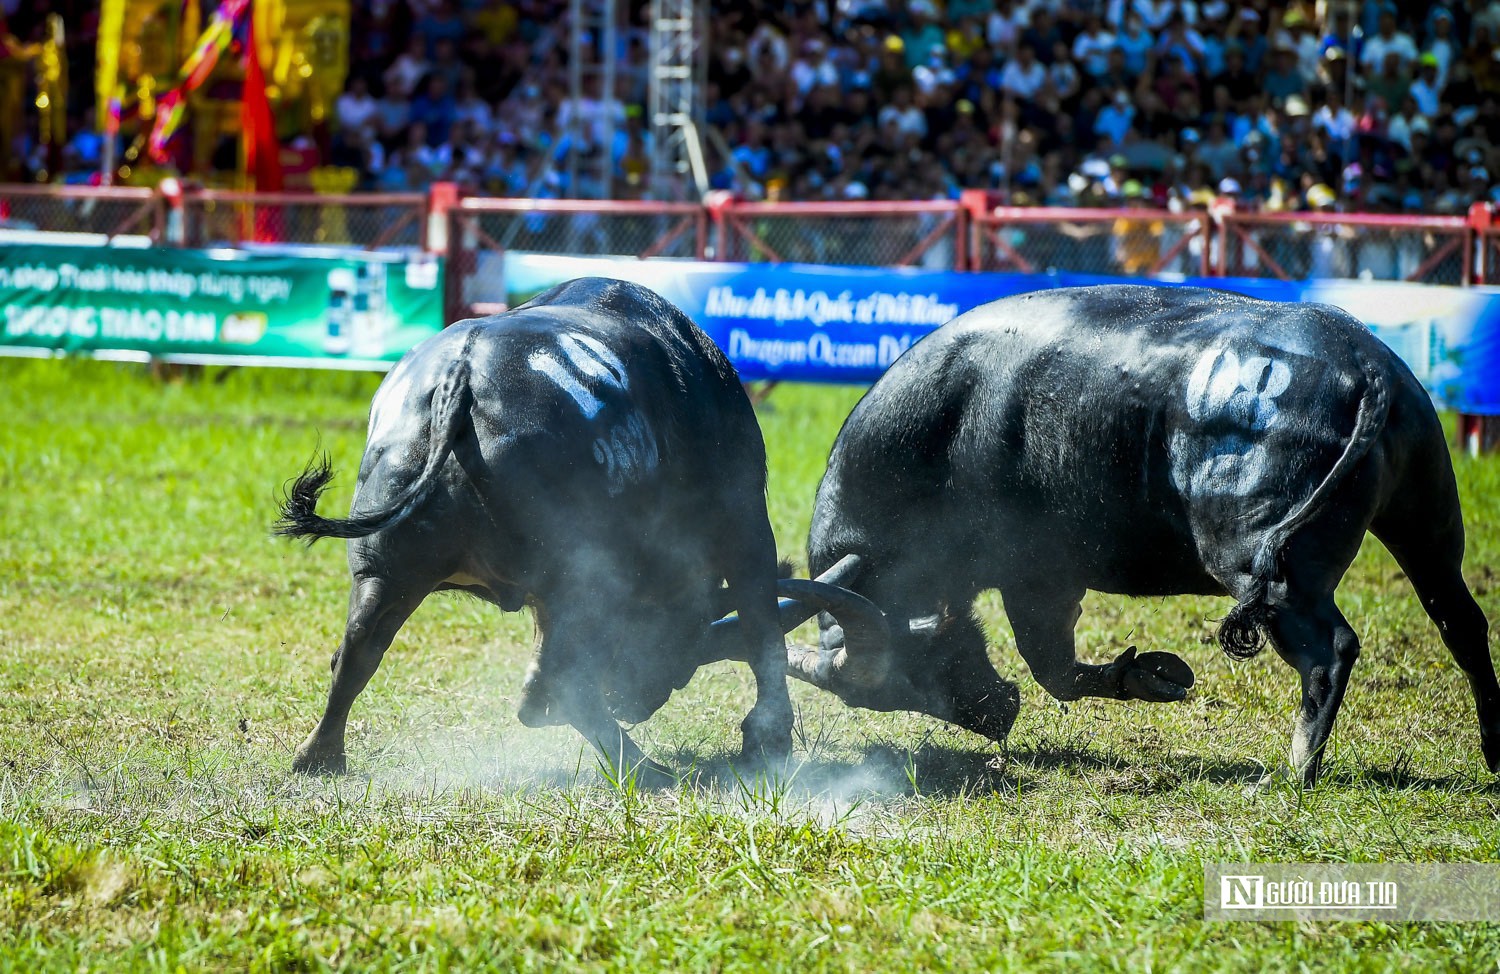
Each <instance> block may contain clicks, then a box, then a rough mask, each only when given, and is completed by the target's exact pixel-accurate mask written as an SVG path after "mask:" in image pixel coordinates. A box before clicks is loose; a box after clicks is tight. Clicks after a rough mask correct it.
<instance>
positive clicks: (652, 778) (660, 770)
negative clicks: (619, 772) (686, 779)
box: [620, 758, 681, 791]
mask: <svg viewBox="0 0 1500 974" xmlns="http://www.w3.org/2000/svg"><path fill="white" fill-rule="evenodd" d="M632 778H633V779H634V780H635V787H636V788H637V789H638V790H640V791H666V790H668V789H671V788H676V787H677V786H678V785H679V784H681V782H680V781H679V780H678V778H677V775H675V774H673V773H672V769H671V768H668V767H667V766H666V765H663V764H657V763H656V762H655V761H652V760H651V759H650V758H647V759H646V760H644V761H642V762H641V763H640V764H637V765H636V766H635V767H633V768H630V769H628V770H627V771H626V772H625V774H624V775H623V776H622V777H621V778H620V783H621V784H622V785H623V784H624V783H625V782H626V781H627V780H628V779H632Z"/></svg>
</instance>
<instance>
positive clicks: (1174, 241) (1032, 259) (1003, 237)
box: [969, 206, 1213, 277]
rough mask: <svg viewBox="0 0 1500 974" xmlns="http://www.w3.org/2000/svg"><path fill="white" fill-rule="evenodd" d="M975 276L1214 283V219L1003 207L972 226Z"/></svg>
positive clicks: (1192, 215)
mask: <svg viewBox="0 0 1500 974" xmlns="http://www.w3.org/2000/svg"><path fill="white" fill-rule="evenodd" d="M969 222H970V227H971V233H972V236H973V244H972V246H971V252H972V254H973V260H972V263H971V266H972V269H973V270H979V271H1014V272H1017V273H1021V274H1036V273H1046V272H1049V271H1072V272H1074V273H1079V274H1118V275H1124V276H1126V277H1157V276H1160V275H1163V274H1182V275H1199V276H1208V275H1209V274H1210V273H1211V272H1212V271H1211V261H1210V254H1211V245H1212V230H1213V224H1212V222H1211V221H1210V220H1209V217H1208V214H1207V213H1201V212H1195V213H1181V214H1179V213H1165V212H1162V211H1159V210H1139V209H1126V210H1081V209H1067V208H1061V207H1003V206H997V207H995V208H993V209H990V210H986V211H982V212H978V213H975V214H974V215H973V216H972V217H971V219H970V221H969Z"/></svg>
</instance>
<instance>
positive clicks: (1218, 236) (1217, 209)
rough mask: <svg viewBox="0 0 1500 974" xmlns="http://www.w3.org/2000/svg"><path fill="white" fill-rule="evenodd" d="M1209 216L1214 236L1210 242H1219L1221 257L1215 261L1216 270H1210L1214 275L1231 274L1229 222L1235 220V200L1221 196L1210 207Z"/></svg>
mask: <svg viewBox="0 0 1500 974" xmlns="http://www.w3.org/2000/svg"><path fill="white" fill-rule="evenodd" d="M1208 218H1209V224H1210V228H1211V229H1212V231H1213V237H1211V238H1210V241H1209V242H1210V243H1211V244H1213V243H1216V244H1218V255H1219V259H1218V260H1217V261H1216V262H1215V264H1216V266H1215V268H1214V271H1212V272H1210V274H1211V276H1213V277H1228V276H1229V236H1230V232H1231V230H1230V226H1229V224H1230V223H1231V222H1232V221H1233V220H1234V200H1233V199H1231V198H1229V197H1225V196H1220V197H1218V198H1217V199H1215V200H1214V201H1213V202H1212V203H1210V204H1209V207H1208Z"/></svg>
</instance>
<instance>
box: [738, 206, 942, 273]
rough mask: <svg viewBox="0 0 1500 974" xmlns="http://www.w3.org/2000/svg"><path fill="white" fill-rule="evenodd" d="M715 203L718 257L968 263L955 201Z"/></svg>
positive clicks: (937, 265)
mask: <svg viewBox="0 0 1500 974" xmlns="http://www.w3.org/2000/svg"><path fill="white" fill-rule="evenodd" d="M710 211H711V212H712V214H713V219H714V256H715V258H716V259H718V260H738V261H751V262H757V263H759V262H765V263H783V262H787V261H795V262H798V263H804V264H853V265H863V266H875V267H922V268H925V269H928V270H947V271H951V270H965V269H967V267H968V254H967V240H966V239H965V238H966V234H965V232H964V230H965V227H964V223H965V220H964V216H965V212H964V210H963V209H962V207H960V206H959V205H958V204H956V203H953V202H948V201H933V202H917V201H914V202H897V203H857V202H848V203H740V202H725V203H723V204H717V205H712V206H711V207H710Z"/></svg>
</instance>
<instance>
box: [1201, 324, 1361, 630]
mask: <svg viewBox="0 0 1500 974" xmlns="http://www.w3.org/2000/svg"><path fill="white" fill-rule="evenodd" d="M1355 355H1356V356H1357V357H1358V359H1359V365H1360V368H1361V370H1362V371H1363V372H1364V374H1365V388H1364V391H1363V392H1362V393H1361V395H1360V399H1359V412H1358V413H1357V414H1356V415H1355V418H1354V430H1353V432H1352V433H1350V434H1349V442H1348V443H1347V444H1345V446H1344V452H1343V453H1342V454H1340V455H1339V458H1338V460H1337V461H1336V462H1335V463H1334V465H1333V468H1332V469H1331V470H1329V471H1328V476H1326V477H1324V478H1323V482H1322V483H1320V484H1318V486H1317V488H1316V489H1314V490H1313V492H1312V493H1311V494H1309V495H1308V497H1307V499H1306V500H1305V501H1303V502H1302V504H1301V505H1299V506H1298V507H1297V508H1296V510H1294V511H1292V512H1291V513H1290V514H1288V515H1287V516H1286V517H1285V518H1284V519H1283V520H1282V521H1281V523H1280V524H1278V525H1276V526H1275V527H1274V528H1272V529H1271V530H1270V531H1267V532H1266V535H1265V537H1264V538H1262V539H1261V543H1260V547H1259V548H1258V549H1257V550H1256V552H1255V558H1254V560H1253V561H1252V562H1251V564H1250V589H1249V591H1248V592H1247V593H1246V594H1245V596H1244V597H1243V598H1241V599H1240V601H1239V602H1238V604H1236V605H1235V607H1234V608H1233V609H1231V610H1229V614H1228V615H1227V616H1225V617H1224V621H1223V622H1222V623H1220V625H1219V648H1220V649H1222V650H1223V651H1224V655H1226V656H1228V657H1230V658H1231V659H1240V660H1243V659H1249V658H1250V657H1252V656H1254V655H1255V654H1256V653H1259V652H1260V651H1261V650H1262V649H1264V648H1265V645H1266V629H1267V626H1268V625H1269V623H1270V621H1271V604H1270V589H1271V584H1272V583H1273V582H1275V581H1276V580H1277V579H1278V578H1279V577H1280V575H1281V555H1282V552H1283V551H1284V550H1285V549H1286V544H1287V541H1288V540H1290V539H1291V537H1292V535H1293V534H1295V533H1296V532H1297V531H1298V530H1299V529H1300V528H1302V527H1303V526H1304V525H1305V524H1307V523H1308V522H1309V521H1311V520H1312V519H1313V518H1315V517H1317V516H1318V515H1319V514H1320V513H1321V512H1322V511H1323V510H1324V509H1325V508H1326V507H1327V506H1328V502H1329V499H1330V498H1331V497H1332V496H1333V492H1334V490H1335V489H1337V487H1338V486H1339V484H1340V483H1342V481H1343V479H1344V478H1345V477H1346V476H1348V474H1349V471H1350V470H1352V469H1353V468H1354V465H1355V464H1356V463H1358V462H1359V461H1360V460H1361V459H1362V458H1363V457H1364V455H1365V454H1366V453H1368V452H1369V451H1370V448H1371V447H1372V446H1374V445H1375V441H1376V440H1377V439H1379V437H1380V434H1381V431H1382V430H1383V429H1384V428H1385V421H1386V417H1387V416H1388V415H1389V414H1390V408H1391V391H1390V386H1389V384H1388V383H1387V381H1386V376H1385V373H1384V372H1383V371H1382V370H1380V369H1379V368H1376V367H1375V365H1374V363H1372V362H1371V361H1370V360H1369V359H1368V358H1366V357H1365V355H1364V353H1363V352H1359V351H1356V352H1355Z"/></svg>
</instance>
